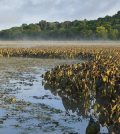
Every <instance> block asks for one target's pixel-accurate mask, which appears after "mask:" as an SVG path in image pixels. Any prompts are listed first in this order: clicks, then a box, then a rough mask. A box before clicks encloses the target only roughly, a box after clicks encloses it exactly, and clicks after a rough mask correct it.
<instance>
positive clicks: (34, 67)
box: [0, 58, 105, 134]
mask: <svg viewBox="0 0 120 134" xmlns="http://www.w3.org/2000/svg"><path fill="white" fill-rule="evenodd" d="M78 62H80V61H78V60H55V59H34V58H1V59H0V133H1V134H8V133H11V134H28V133H29V134H38V133H39V134H43V133H45V134H46V133H49V134H60V133H65V134H67V133H78V134H84V133H85V130H86V127H87V125H88V122H89V117H87V116H84V114H81V113H82V112H83V111H82V108H81V109H80V106H79V105H78V104H76V105H74V103H73V104H72V102H68V101H67V100H66V98H65V96H64V95H63V96H59V95H58V94H55V93H53V91H51V90H49V89H45V88H44V86H43V85H42V80H43V78H42V77H41V75H42V74H44V73H45V72H46V71H47V70H49V69H51V68H53V67H54V66H55V65H58V64H64V63H67V64H71V63H78ZM11 97H15V98H16V102H15V103H10V102H8V101H6V100H7V98H11ZM77 108H79V111H81V112H77ZM83 113H84V112H83ZM102 131H103V132H104V131H105V130H104V129H103V130H102Z"/></svg>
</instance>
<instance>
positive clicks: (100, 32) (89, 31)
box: [0, 11, 120, 40]
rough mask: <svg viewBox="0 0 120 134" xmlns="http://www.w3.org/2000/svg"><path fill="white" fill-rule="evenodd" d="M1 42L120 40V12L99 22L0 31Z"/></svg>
mask: <svg viewBox="0 0 120 134" xmlns="http://www.w3.org/2000/svg"><path fill="white" fill-rule="evenodd" d="M0 39H1V40H20V39H32V40H40V39H48V40H50V39H51V40H53V39H54V40H94V39H95V40H96V39H98V40H100V39H102V40H107V39H110V40H120V11H119V12H118V13H117V14H115V15H113V16H106V17H104V18H98V19H97V20H89V21H88V20H82V21H78V20H75V21H72V22H71V21H65V22H62V23H59V22H47V21H43V20H42V21H40V22H39V23H36V24H29V25H27V24H22V26H20V27H13V28H10V29H7V30H2V31H0Z"/></svg>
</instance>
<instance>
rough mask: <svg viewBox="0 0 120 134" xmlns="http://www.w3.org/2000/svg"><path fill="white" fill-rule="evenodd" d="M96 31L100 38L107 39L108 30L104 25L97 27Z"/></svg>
mask: <svg viewBox="0 0 120 134" xmlns="http://www.w3.org/2000/svg"><path fill="white" fill-rule="evenodd" d="M96 33H97V36H98V38H102V39H107V37H108V30H107V29H106V28H105V27H104V26H99V27H97V28H96Z"/></svg>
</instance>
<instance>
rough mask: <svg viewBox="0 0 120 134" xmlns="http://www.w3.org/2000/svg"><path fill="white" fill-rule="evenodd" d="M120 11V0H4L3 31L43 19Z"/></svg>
mask: <svg viewBox="0 0 120 134" xmlns="http://www.w3.org/2000/svg"><path fill="white" fill-rule="evenodd" d="M119 10H120V0H0V30H2V29H6V28H10V27H13V26H20V25H21V24H23V23H27V24H29V23H38V22H39V21H41V20H46V21H50V22H53V21H59V22H63V21H67V20H69V21H72V20H83V19H88V20H90V19H97V18H99V17H104V16H106V15H114V14H115V13H117V11H119Z"/></svg>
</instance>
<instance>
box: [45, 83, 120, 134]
mask: <svg viewBox="0 0 120 134" xmlns="http://www.w3.org/2000/svg"><path fill="white" fill-rule="evenodd" d="M43 84H44V87H45V89H49V90H50V91H51V92H52V93H53V94H54V95H59V96H60V97H61V99H62V103H63V105H64V107H65V109H66V111H68V114H69V111H72V112H73V113H75V112H76V113H77V115H79V116H83V117H84V118H86V117H90V118H92V119H93V118H94V119H93V120H94V123H95V126H96V123H98V122H99V124H100V125H101V126H107V127H108V129H109V132H110V133H112V132H114V133H115V134H119V132H120V112H119V110H120V94H119V93H120V92H119V90H117V91H116V92H117V93H112V92H115V91H114V90H113V91H111V93H109V90H104V92H105V93H104V94H103V91H102V90H101V91H96V93H94V92H90V91H87V92H77V91H76V90H75V88H68V86H67V85H64V86H63V87H62V86H61V89H57V84H56V85H55V84H51V83H49V82H45V83H44V82H43ZM59 87H60V86H59ZM117 89H118V88H117ZM95 120H97V122H96V121H95ZM90 123H91V122H90ZM88 127H89V125H88ZM91 134H92V133H91Z"/></svg>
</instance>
